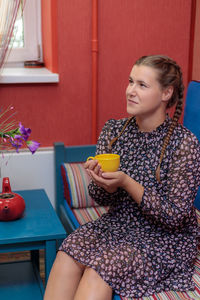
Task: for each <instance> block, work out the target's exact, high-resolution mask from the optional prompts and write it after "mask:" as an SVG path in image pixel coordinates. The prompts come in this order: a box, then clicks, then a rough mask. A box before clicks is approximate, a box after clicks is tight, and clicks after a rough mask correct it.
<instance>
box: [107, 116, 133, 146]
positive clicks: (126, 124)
mask: <svg viewBox="0 0 200 300" xmlns="http://www.w3.org/2000/svg"><path fill="white" fill-rule="evenodd" d="M133 118H134V117H130V118H128V120H127V121H126V123H125V125H124V126H123V128H122V130H121V131H120V133H119V135H118V136H116V137H114V138H113V139H112V140H111V141H110V142H109V144H108V149H109V150H111V149H112V145H113V144H114V143H115V142H116V141H117V140H118V138H120V136H121V135H122V133H123V132H124V130H125V129H126V127H127V126H128V124H129V123H130V122H131V120H132V119H133Z"/></svg>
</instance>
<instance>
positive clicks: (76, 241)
mask: <svg viewBox="0 0 200 300" xmlns="http://www.w3.org/2000/svg"><path fill="white" fill-rule="evenodd" d="M126 120H127V119H121V120H114V119H112V120H109V121H108V122H107V123H106V124H105V126H104V128H103V130H102V132H101V135H100V137H99V140H98V145H97V153H105V152H107V150H108V149H107V146H108V142H107V135H108V131H109V130H110V129H111V138H112V137H115V136H117V135H118V134H119V133H120V131H121V129H122V127H123V126H124V124H125V122H126ZM170 122H171V119H170V118H169V117H167V118H166V120H165V122H164V123H163V124H161V125H160V126H159V127H158V128H157V129H156V130H154V131H153V132H150V133H149V132H148V133H147V132H140V131H139V129H138V126H137V124H136V121H135V119H133V121H132V122H131V123H130V124H129V125H128V126H127V128H126V129H125V131H124V133H123V134H122V135H121V137H120V138H119V139H118V140H117V142H116V143H115V144H114V145H113V150H112V152H113V153H117V154H119V155H120V156H121V162H120V170H121V171H123V172H125V173H126V174H128V175H129V176H131V177H132V178H133V179H135V180H136V181H137V182H139V183H140V184H142V185H143V186H144V195H143V198H142V202H141V204H140V205H138V204H137V203H136V202H135V201H134V199H132V198H131V196H130V195H129V194H128V193H127V192H126V191H125V190H123V189H121V188H119V189H118V190H117V191H116V192H115V193H113V194H109V193H107V192H106V191H105V190H103V189H102V188H100V187H98V186H97V185H95V184H94V183H93V182H91V183H90V185H89V193H90V195H91V196H92V197H93V198H94V199H95V200H96V202H98V203H99V204H100V205H109V206H110V209H109V212H108V213H106V214H104V215H102V217H101V218H99V219H98V220H96V221H92V222H89V223H87V224H85V225H83V226H81V227H80V228H78V229H77V230H76V231H75V232H73V233H72V234H71V235H69V236H68V237H67V238H66V239H65V240H64V241H63V243H62V245H61V247H60V250H62V251H65V252H66V253H67V254H68V255H70V256H72V257H73V258H74V259H75V260H77V261H79V262H80V263H82V264H84V265H86V266H89V267H91V268H93V269H94V270H95V271H96V272H97V273H98V274H99V275H100V276H101V277H102V278H103V280H104V281H105V282H107V283H108V284H109V285H110V286H111V287H112V289H113V290H114V291H115V292H116V293H118V294H120V295H122V296H124V297H134V298H139V297H142V296H150V295H152V294H153V293H155V292H157V293H158V292H162V291H169V290H179V291H184V290H193V289H194V283H193V281H192V275H193V263H194V259H195V257H196V254H197V243H198V225H197V219H196V214H195V209H194V207H193V201H194V198H195V196H196V193H197V190H198V187H199V185H200V145H199V142H198V140H197V138H196V137H195V136H194V135H193V134H192V133H191V132H190V131H189V130H188V129H186V128H184V127H183V126H182V125H178V126H177V127H176V128H175V130H174V132H173V134H172V136H171V138H170V141H169V143H168V146H167V149H166V152H165V155H164V159H163V162H162V164H161V173H160V174H161V183H158V182H157V181H156V178H155V170H156V167H157V165H158V162H159V157H160V153H161V148H162V145H163V139H164V137H165V136H166V134H167V131H168V128H169V125H170Z"/></svg>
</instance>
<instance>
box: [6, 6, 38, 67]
mask: <svg viewBox="0 0 200 300" xmlns="http://www.w3.org/2000/svg"><path fill="white" fill-rule="evenodd" d="M14 35H15V39H12V40H11V45H12V50H11V51H10V54H9V57H8V60H7V62H8V65H9V64H11V65H13V63H14V64H16V63H21V64H22V63H23V62H24V61H26V60H42V41H41V0H26V3H25V7H24V11H23V15H22V16H21V14H20V15H19V16H18V18H17V20H16V22H15V27H14Z"/></svg>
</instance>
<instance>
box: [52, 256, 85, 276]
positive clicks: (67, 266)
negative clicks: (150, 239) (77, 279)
mask: <svg viewBox="0 0 200 300" xmlns="http://www.w3.org/2000/svg"><path fill="white" fill-rule="evenodd" d="M53 268H54V269H56V270H57V271H59V272H60V274H62V275H64V274H66V273H71V272H72V273H73V272H77V273H83V271H84V269H85V266H84V265H82V264H81V263H79V262H78V261H76V260H74V259H73V258H72V257H71V256H69V255H68V254H66V253H65V252H63V251H58V253H57V256H56V259H55V261H54V264H53Z"/></svg>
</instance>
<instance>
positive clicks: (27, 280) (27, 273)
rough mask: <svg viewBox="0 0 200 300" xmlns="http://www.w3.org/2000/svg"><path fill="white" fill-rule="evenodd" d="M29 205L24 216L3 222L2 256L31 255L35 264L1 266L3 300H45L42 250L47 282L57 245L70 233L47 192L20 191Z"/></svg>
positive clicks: (0, 227) (0, 224) (0, 225)
mask: <svg viewBox="0 0 200 300" xmlns="http://www.w3.org/2000/svg"><path fill="white" fill-rule="evenodd" d="M17 193H18V194H20V195H21V196H22V197H23V198H24V200H25V203H26V209H25V212H24V216H23V217H22V218H21V219H19V220H15V221H10V222H0V253H7V252H16V251H27V250H29V251H31V261H23V262H12V263H2V264H0V299H1V300H8V299H15V300H23V299H24V300H25V299H29V300H35V299H37V300H40V299H41V300H42V299H43V294H44V286H43V284H42V281H41V278H40V275H39V250H40V249H44V250H45V281H46V282H47V279H48V276H49V273H50V270H51V267H52V264H53V262H54V259H55V257H56V242H57V240H62V239H64V238H65V237H66V232H65V230H64V228H63V226H62V224H61V222H60V220H59V218H58V217H57V215H56V212H55V210H54V209H53V207H52V205H51V203H50V201H49V199H48V197H47V195H46V193H45V191H44V190H42V189H41V190H27V191H17Z"/></svg>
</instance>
